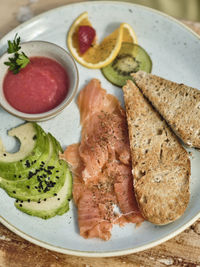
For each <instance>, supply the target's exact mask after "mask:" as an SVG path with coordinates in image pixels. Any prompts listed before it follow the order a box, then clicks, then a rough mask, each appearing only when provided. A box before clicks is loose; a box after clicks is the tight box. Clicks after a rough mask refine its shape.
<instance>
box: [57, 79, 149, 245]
mask: <svg viewBox="0 0 200 267" xmlns="http://www.w3.org/2000/svg"><path fill="white" fill-rule="evenodd" d="M77 104H78V107H79V110H80V118H81V125H82V133H81V142H80V143H79V144H72V145H70V146H69V147H67V149H66V150H65V152H64V153H63V154H62V155H60V157H61V158H62V159H65V160H66V161H67V162H68V163H69V164H70V166H71V170H72V173H73V199H74V202H75V204H76V206H77V211H78V224H79V229H80V235H81V236H83V237H84V238H92V237H98V238H101V239H104V240H108V239H109V238H110V237H111V229H112V226H113V224H114V223H118V224H120V225H122V224H124V223H126V222H132V223H136V224H139V223H141V222H142V221H143V220H144V219H143V217H142V215H141V213H140V211H139V209H138V206H137V203H136V199H135V195H134V189H133V177H132V172H131V170H132V169H131V156H130V145H129V138H128V128H127V122H126V115H125V111H124V109H123V108H122V107H121V105H120V102H119V101H118V99H117V98H116V97H114V96H113V95H110V94H107V93H106V91H105V90H104V89H102V88H101V84H100V81H99V80H97V79H93V80H91V81H90V82H89V83H88V84H87V85H86V86H85V88H84V89H83V90H82V91H81V92H80V94H79V96H78V101H77ZM115 205H117V206H118V207H119V208H120V212H121V213H116V212H115V211H114V207H115Z"/></svg>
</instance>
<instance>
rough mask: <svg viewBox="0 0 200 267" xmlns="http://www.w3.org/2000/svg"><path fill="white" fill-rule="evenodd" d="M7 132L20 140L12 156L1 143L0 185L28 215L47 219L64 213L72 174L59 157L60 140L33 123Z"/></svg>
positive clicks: (70, 193)
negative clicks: (18, 148)
mask: <svg viewBox="0 0 200 267" xmlns="http://www.w3.org/2000/svg"><path fill="white" fill-rule="evenodd" d="M9 134H10V135H11V136H16V137H17V138H18V139H19V140H20V142H21V147H20V150H19V151H18V152H16V153H13V155H12V154H10V153H7V152H4V148H3V145H2V143H1V142H0V187H2V188H3V189H5V191H6V192H7V193H8V195H9V196H11V197H14V198H16V203H15V205H16V207H17V208H19V209H20V210H21V211H24V212H26V213H27V214H30V215H34V216H38V217H41V218H44V219H47V218H50V217H53V216H55V215H62V214H63V213H65V212H66V211H67V210H68V209H69V203H68V202H69V199H70V198H71V195H72V176H71V173H70V170H69V168H68V165H67V163H66V162H65V161H64V160H60V159H59V153H60V152H62V148H61V146H60V143H59V142H58V141H57V140H56V139H55V138H54V137H53V136H52V135H51V134H50V133H48V134H46V133H45V132H44V131H43V129H42V128H41V127H40V126H39V125H37V124H36V123H26V124H23V125H20V126H19V127H17V128H14V129H12V130H11V131H9ZM29 142H31V144H30V146H29ZM28 146H29V148H27V147H28ZM3 153H6V156H4V155H3ZM2 155H3V156H2ZM4 157H5V158H4ZM2 158H3V159H2ZM40 204H41V205H40Z"/></svg>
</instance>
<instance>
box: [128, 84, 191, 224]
mask: <svg viewBox="0 0 200 267" xmlns="http://www.w3.org/2000/svg"><path fill="white" fill-rule="evenodd" d="M123 92H124V101H125V106H126V114H127V122H128V130H129V139H130V148H131V157H132V168H133V179H134V190H135V196H136V199H137V203H138V206H139V208H140V211H141V213H142V215H143V216H144V218H145V219H146V220H148V221H150V222H152V223H154V224H160V225H162V224H167V223H170V222H172V221H174V220H176V219H178V218H179V217H180V216H181V215H182V214H183V213H184V211H185V209H186V207H187V205H188V202H189V197H190V193H189V179H190V160H189V157H188V154H187V152H186V150H185V149H184V148H183V147H182V145H181V144H180V143H179V141H178V139H177V137H176V136H175V135H174V134H173V133H172V131H171V130H170V129H169V127H168V126H167V124H166V122H165V121H164V120H163V119H161V117H160V115H159V114H158V112H157V111H155V110H154V108H153V107H152V106H151V104H150V103H149V102H148V101H147V100H146V99H145V98H144V96H143V94H142V93H141V92H140V90H139V88H138V87H137V86H135V84H134V83H133V82H132V81H127V84H126V85H125V86H124V87H123Z"/></svg>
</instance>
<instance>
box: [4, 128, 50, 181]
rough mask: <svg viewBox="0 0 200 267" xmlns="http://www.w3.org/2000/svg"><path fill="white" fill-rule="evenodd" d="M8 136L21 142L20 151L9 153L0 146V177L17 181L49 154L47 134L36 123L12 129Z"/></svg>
mask: <svg viewBox="0 0 200 267" xmlns="http://www.w3.org/2000/svg"><path fill="white" fill-rule="evenodd" d="M8 134H9V135H10V136H13V137H16V138H18V139H19V141H20V144H21V146H20V149H19V151H17V152H16V153H8V152H6V151H5V149H4V148H3V145H2V143H1V146H0V176H2V177H4V178H5V179H9V180H15V179H17V178H19V175H22V173H23V172H24V171H25V172H26V170H27V168H29V167H30V166H32V167H34V166H33V165H37V160H38V159H39V158H40V157H41V156H42V155H43V156H44V154H45V153H46V154H48V143H47V141H48V140H47V138H46V135H47V134H46V133H45V132H44V131H43V129H42V128H41V127H40V126H39V125H38V124H36V123H25V124H23V125H20V126H19V127H16V128H13V129H11V130H10V131H9V132H8ZM18 174H19V175H18Z"/></svg>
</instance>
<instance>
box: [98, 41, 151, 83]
mask: <svg viewBox="0 0 200 267" xmlns="http://www.w3.org/2000/svg"><path fill="white" fill-rule="evenodd" d="M139 70H143V71H146V72H151V70H152V61H151V58H150V56H149V55H148V53H147V52H146V51H145V50H144V49H143V48H142V47H141V46H139V45H137V44H132V43H125V42H124V43H122V46H121V49H120V51H119V54H118V55H117V57H116V58H115V59H114V60H113V61H112V62H111V63H110V64H109V65H107V66H106V67H104V68H102V69H101V71H102V73H103V75H104V76H105V78H106V79H107V80H108V81H110V82H111V83H113V84H114V85H117V86H119V87H122V86H124V85H125V84H126V81H127V80H133V78H132V77H131V75H130V74H131V73H134V72H137V71H139Z"/></svg>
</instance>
